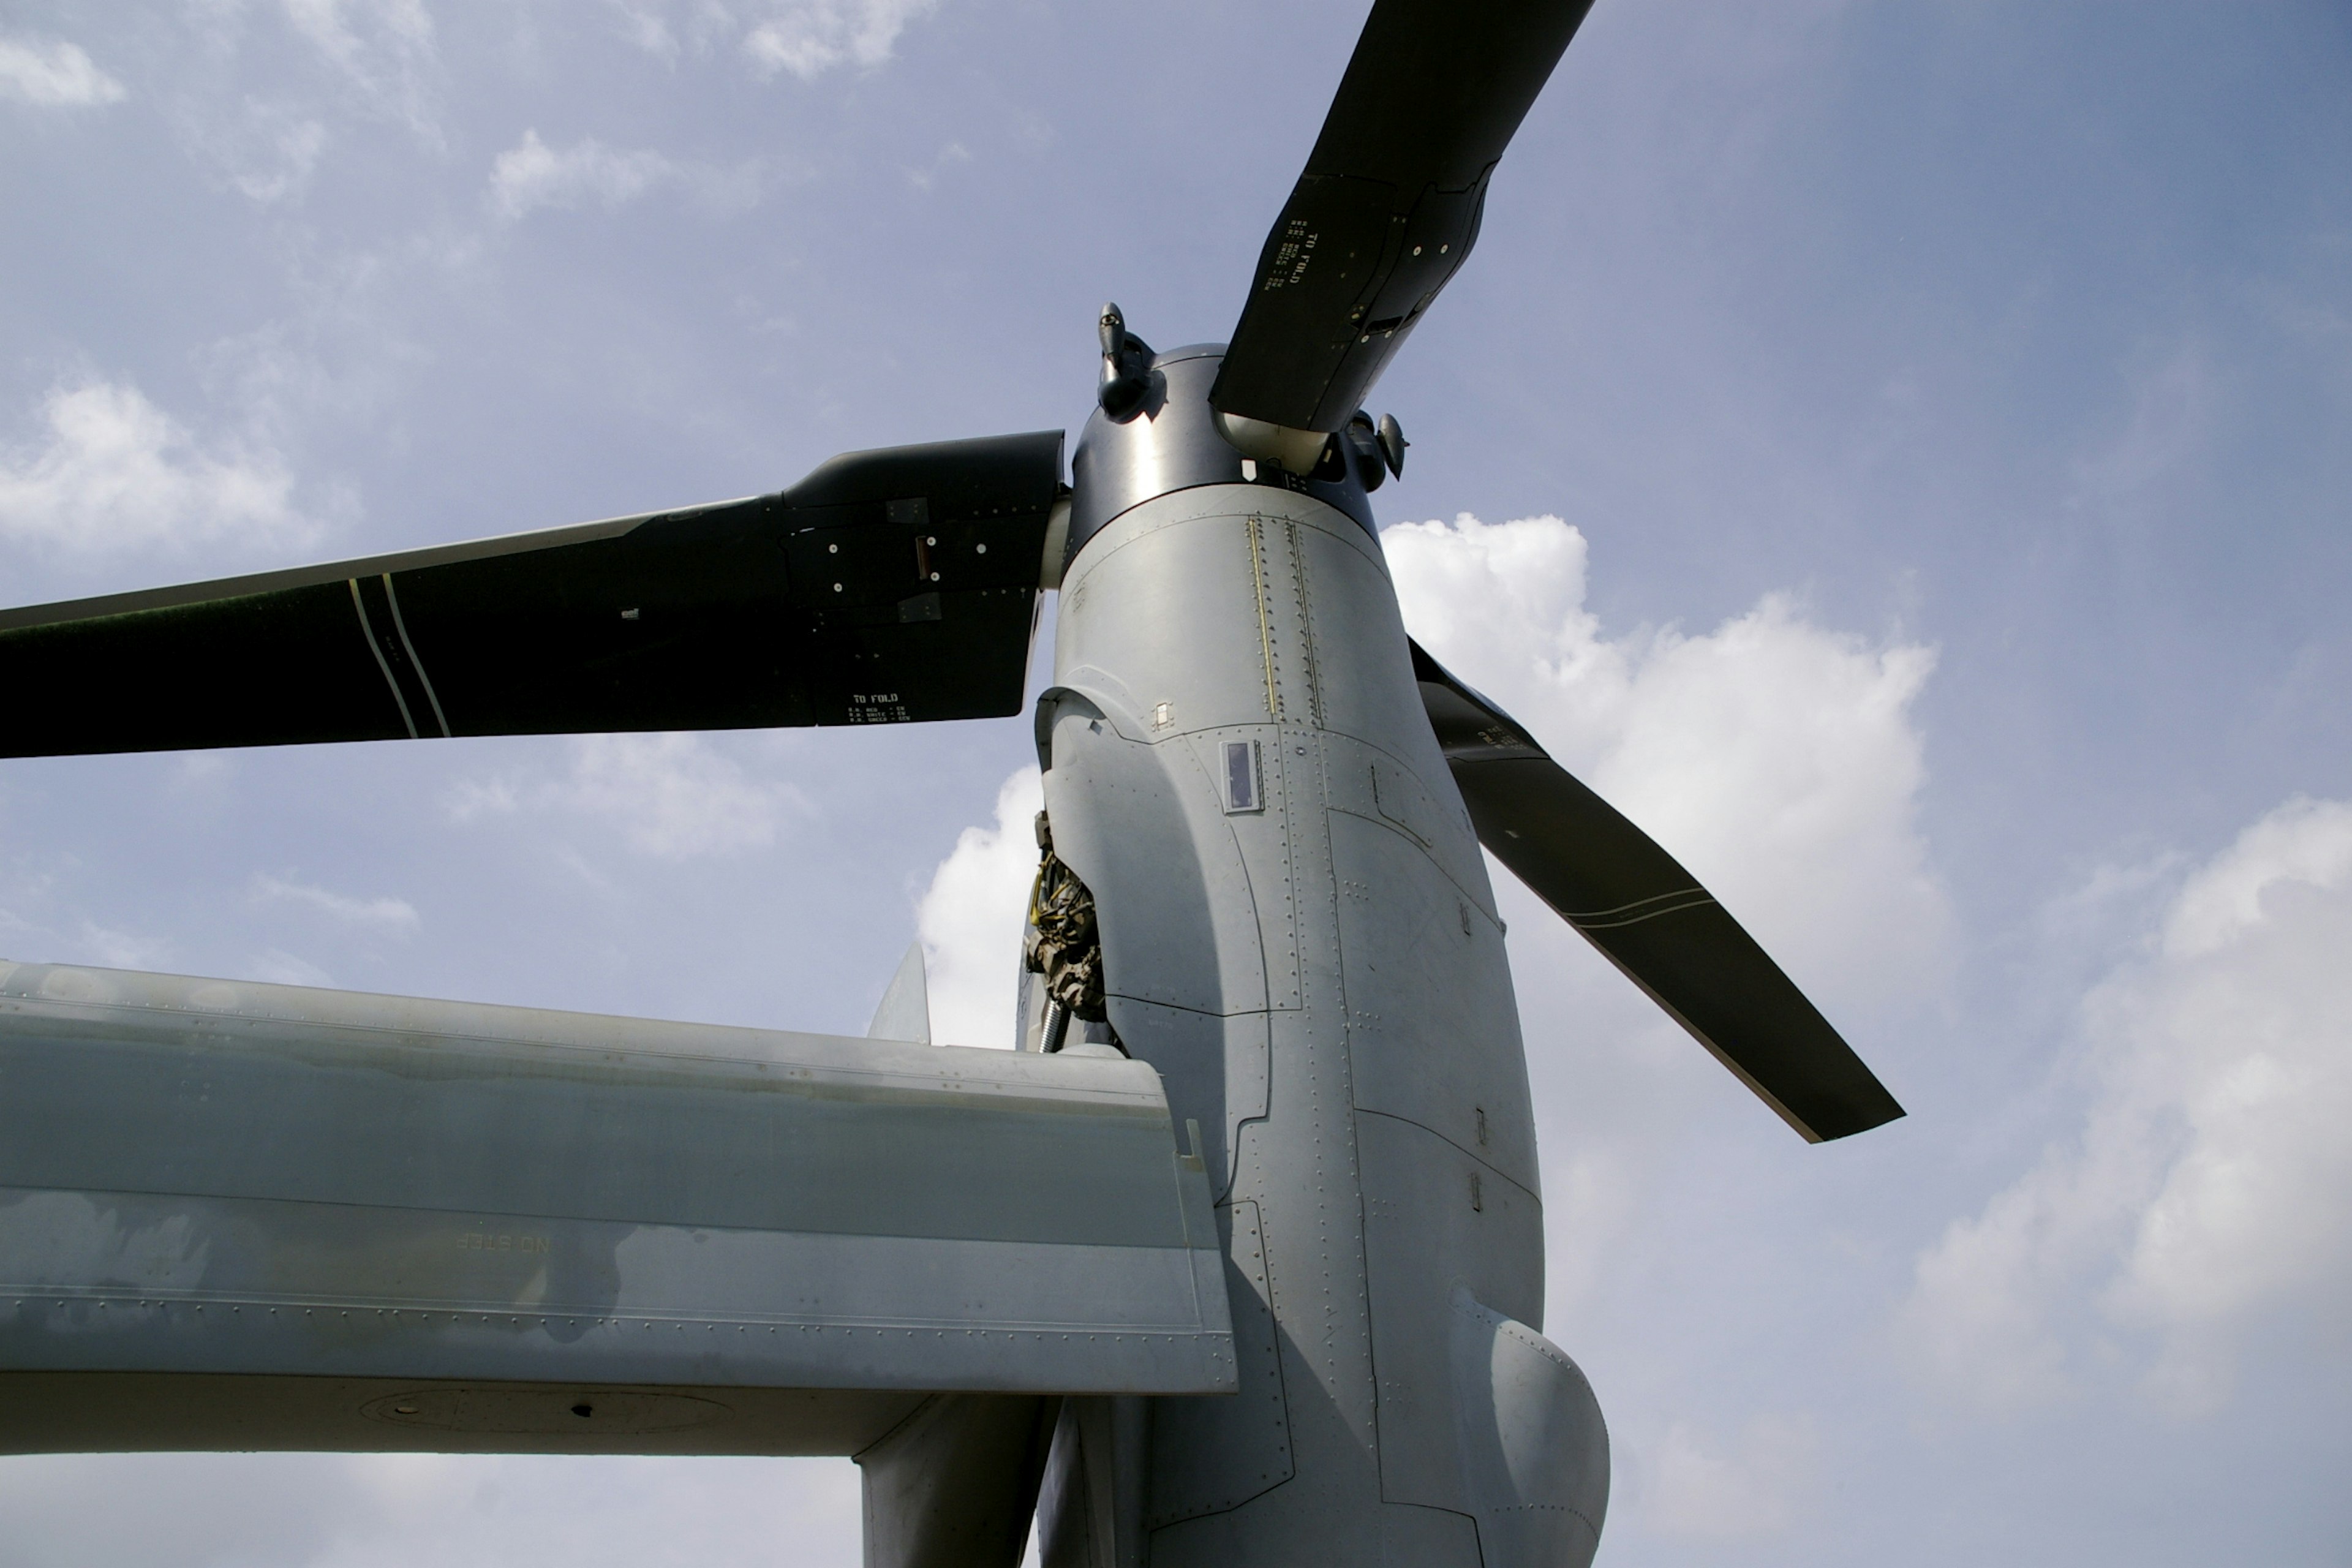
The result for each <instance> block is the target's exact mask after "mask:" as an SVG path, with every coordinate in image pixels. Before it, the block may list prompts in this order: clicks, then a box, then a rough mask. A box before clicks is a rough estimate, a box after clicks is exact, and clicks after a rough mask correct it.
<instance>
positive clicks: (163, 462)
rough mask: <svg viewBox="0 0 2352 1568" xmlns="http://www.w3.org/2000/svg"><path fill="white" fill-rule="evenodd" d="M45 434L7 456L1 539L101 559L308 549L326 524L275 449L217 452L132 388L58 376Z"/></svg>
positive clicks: (0, 498) (229, 446) (0, 468)
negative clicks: (202, 549) (300, 502)
mask: <svg viewBox="0 0 2352 1568" xmlns="http://www.w3.org/2000/svg"><path fill="white" fill-rule="evenodd" d="M41 421H42V423H43V424H44V425H45V426H47V430H46V432H45V437H44V438H43V439H41V440H38V441H37V442H36V443H33V444H30V445H22V446H19V447H16V448H15V449H13V450H6V451H0V539H5V540H8V541H10V542H15V543H18V544H26V545H34V546H38V547H42V548H47V549H52V550H56V551H60V552H77V553H82V554H97V553H101V552H110V551H119V550H128V549H153V548H156V547H159V546H160V547H163V548H167V549H184V548H187V547H189V546H192V545H196V544H212V543H223V542H227V543H236V544H250V545H264V544H268V545H278V544H304V543H308V542H310V541H312V540H313V539H314V538H315V537H316V536H317V533H318V530H317V529H316V527H315V526H314V525H312V524H311V523H310V521H307V520H305V519H304V518H303V517H302V516H301V514H300V513H299V512H298V511H297V510H295V508H294V504H293V490H294V479H293V476H292V474H291V473H289V471H288V468H287V466H286V461H285V459H284V458H282V457H281V456H279V455H278V453H277V452H276V451H275V450H272V449H270V448H269V447H267V446H266V445H260V444H255V443H242V442H236V441H229V442H225V443H221V444H219V445H218V446H216V447H214V448H212V449H207V448H206V447H205V446H204V445H201V444H199V443H198V441H197V440H196V438H195V437H194V435H193V434H191V433H190V431H189V430H188V429H187V428H186V427H185V426H183V425H181V424H180V423H179V422H178V421H177V420H175V419H173V418H172V417H171V416H169V415H167V414H165V413H164V412H163V410H162V409H160V408H158V407H156V406H155V405H153V404H152V403H151V402H149V401H148V400H147V398H146V396H145V395H144V394H142V392H140V390H139V389H138V388H137V387H135V386H132V385H131V384H128V383H114V382H107V381H83V382H79V383H71V384H68V383H60V384H58V385H56V386H54V387H52V388H50V390H49V393H48V395H47V396H46V397H45V398H44V399H43V400H42V404H41Z"/></svg>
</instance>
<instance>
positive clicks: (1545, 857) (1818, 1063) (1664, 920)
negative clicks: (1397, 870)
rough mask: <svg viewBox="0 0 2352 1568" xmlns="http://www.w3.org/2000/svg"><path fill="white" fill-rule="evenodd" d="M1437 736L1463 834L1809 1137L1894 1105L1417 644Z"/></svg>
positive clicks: (1649, 853)
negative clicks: (1474, 837)
mask: <svg viewBox="0 0 2352 1568" xmlns="http://www.w3.org/2000/svg"><path fill="white" fill-rule="evenodd" d="M1412 663H1413V674H1414V676H1415V677H1416V678H1417V679H1419V681H1420V683H1421V697H1422V702H1423V705H1424V706H1425V707H1426V708H1427V709H1428V710H1429V720H1430V723H1431V725H1432V726H1433V728H1434V729H1435V730H1436V731H1437V739H1438V744H1439V745H1440V746H1441V747H1443V748H1444V752H1445V760H1446V762H1447V763H1448V764H1449V765H1450V766H1451V767H1452V768H1453V771H1454V783H1455V784H1457V785H1458V786H1459V787H1460V788H1461V791H1462V798H1463V801H1464V803H1465V805H1468V806H1469V808H1470V820H1471V821H1472V823H1473V824H1474V825H1475V826H1476V827H1477V829H1478V842H1480V843H1481V844H1484V845H1485V846H1486V847H1487V848H1488V849H1489V850H1491V851H1492V852H1493V853H1494V856H1495V858H1496V859H1497V860H1500V861H1501V862H1502V863H1503V864H1504V865H1506V866H1508V867H1509V868H1511V871H1512V873H1513V874H1514V875H1515V876H1517V878H1518V879H1519V880H1521V881H1523V882H1525V883H1526V884H1527V885H1528V888H1529V889H1532V890H1533V891H1534V893H1535V895H1536V896H1537V897H1538V898H1539V899H1541V900H1543V901H1544V902H1545V903H1547V904H1549V905H1550V906H1551V907H1552V908H1553V909H1554V910H1557V911H1558V912H1559V914H1560V915H1561V917H1562V918H1564V919H1565V920H1566V921H1568V923H1569V924H1570V925H1572V926H1574V927H1575V928H1576V929H1577V930H1578V931H1580V932H1582V933H1583V935H1584V937H1585V938H1586V940H1588V941H1589V942H1591V943H1592V945H1593V946H1595V947H1597V948H1599V949H1600V950H1601V952H1602V953H1603V954H1604V955H1606V956H1607V957H1608V959H1609V961H1610V962H1611V963H1614V964H1615V965H1616V966H1617V967H1618V968H1619V969H1620V970H1622V971H1623V972H1624V973H1625V976H1626V977H1627V978H1628V979H1630V980H1632V981H1633V984H1636V985H1638V986H1640V987H1641V988H1642V989H1643V991H1645V992H1647V993H1648V994H1649V995H1650V998H1651V999H1652V1000H1653V1001H1654V1002H1656V1003H1657V1004H1658V1005H1660V1006H1661V1007H1664V1009H1665V1010H1666V1011H1667V1013H1669V1014H1670V1015H1672V1016H1673V1017H1674V1019H1675V1022H1676V1023H1678V1024H1680V1025H1681V1026H1683V1027H1684V1028H1685V1029H1688V1030H1689V1031H1690V1032H1691V1034H1692V1036H1693V1037H1696V1039H1697V1041H1698V1043H1699V1044H1701V1045H1703V1046H1705V1047H1706V1048H1707V1049H1708V1050H1709V1051H1711V1052H1713V1053H1714V1055H1715V1058H1716V1059H1717V1061H1720V1062H1721V1063H1722V1064H1723V1065H1724V1066H1725V1067H1727V1068H1730V1069H1731V1070H1732V1072H1733V1073H1735V1074H1736V1075H1738V1079H1739V1080H1740V1081H1741V1082H1742V1083H1745V1084H1746V1085H1747V1086H1748V1088H1750V1089H1754V1090H1755V1091H1756V1093H1757V1094H1758V1096H1759V1097H1760V1098H1761V1099H1762V1100H1763V1101H1764V1103H1765V1104H1767V1105H1769V1106H1770V1107H1771V1108H1772V1109H1773V1110H1776V1111H1778V1112H1780V1116H1781V1118H1782V1119H1783V1120H1784V1121H1787V1122H1788V1123H1789V1125H1790V1126H1791V1127H1793V1128H1795V1129H1796V1130H1797V1131H1799V1132H1801V1133H1803V1134H1804V1136H1805V1137H1806V1139H1807V1140H1808V1141H1809V1142H1816V1143H1818V1142H1823V1141H1825V1140H1828V1139H1832V1138H1843V1137H1846V1136H1848V1135H1849V1134H1852V1133H1855V1132H1864V1131H1868V1130H1869V1129H1871V1128H1873V1127H1876V1126H1879V1125H1880V1124H1882V1123H1884V1122H1888V1121H1894V1120H1895V1118H1896V1117H1898V1116H1900V1115H1902V1114H1903V1108H1902V1107H1901V1106H1900V1105H1897V1104H1896V1103H1895V1097H1894V1096H1893V1095H1891V1094H1889V1093H1887V1092H1886V1088H1885V1085H1883V1084H1881V1083H1880V1082H1879V1081H1878V1079H1877V1078H1876V1077H1875V1076H1874V1074H1873V1073H1872V1072H1871V1070H1870V1068H1867V1067H1865V1066H1864V1064H1863V1060H1862V1058H1860V1057H1857V1056H1856V1055H1854V1054H1853V1047H1850V1046H1848V1045H1847V1044H1846V1043H1845V1041H1844V1040H1843V1039H1841V1038H1840V1037H1839V1036H1838V1032H1837V1031H1836V1030H1835V1029H1833V1028H1832V1027H1831V1026H1830V1024H1829V1020H1828V1019H1826V1018H1824V1017H1822V1015H1821V1013H1820V1011H1819V1010H1818V1009H1817V1008H1815V1007H1814V1005H1812V1004H1811V1002H1809V1001H1807V1000H1806V999H1805V994H1804V993H1803V992H1801V991H1800V990H1798V989H1797V986H1796V983H1795V982H1794V981H1792V980H1790V978H1789V977H1788V975H1786V974H1785V973H1781V970H1780V965H1779V964H1777V963H1773V962H1772V960H1771V958H1770V956H1769V954H1767V953H1766V952H1765V951H1764V950H1763V949H1762V948H1761V947H1759V946H1758V945H1757V942H1756V939H1755V938H1754V937H1751V936H1749V935H1748V932H1747V931H1744V930H1742V929H1741V928H1740V925H1739V922H1738V921H1736V920H1733V919H1732V918H1731V915H1730V912H1729V911H1728V910H1725V909H1724V907H1723V906H1722V905H1721V904H1718V903H1717V902H1716V901H1715V899H1714V897H1713V896H1712V895H1710V894H1709V893H1708V892H1707V890H1706V889H1705V888H1702V887H1700V886H1699V885H1698V882H1697V880H1696V879H1695V878H1693V877H1692V876H1691V874H1690V873H1689V872H1688V871H1685V870H1684V869H1683V868H1682V866H1681V864H1680V863H1679V862H1677V861H1676V860H1675V858H1674V857H1673V856H1671V855H1669V854H1667V853H1666V852H1665V850H1664V848H1662V847H1659V845H1658V843H1657V841H1656V840H1655V839H1654V838H1652V837H1650V836H1649V835H1648V834H1646V833H1644V832H1643V831H1642V830H1641V829H1640V828H1638V827H1636V826H1633V824H1632V823H1631V822H1629V821H1627V820H1626V819H1625V817H1624V816H1622V814H1620V813H1619V812H1618V811H1617V809H1616V808H1615V807H1614V806H1612V805H1610V804H1609V803H1608V802H1607V801H1605V800H1602V799H1601V797H1600V796H1599V795H1595V794H1593V793H1592V792H1591V790H1590V789H1587V788H1586V787H1585V786H1584V785H1583V784H1580V783H1579V782H1578V781H1577V780H1576V779H1575V778H1574V777H1573V776H1571V775H1570V773H1569V772H1568V770H1567V769H1565V768H1563V767H1561V766H1560V765H1559V763H1555V762H1553V761H1552V760H1551V758H1550V757H1549V755H1547V754H1546V753H1545V752H1544V750H1543V748H1542V747H1540V746H1538V745H1537V744H1536V743H1535V742H1533V741H1531V740H1528V738H1527V735H1526V732H1525V731H1522V730H1521V729H1520V728H1519V726H1518V724H1517V721H1514V720H1513V719H1512V718H1511V717H1510V716H1509V715H1508V714H1507V713H1505V712H1504V711H1503V710H1501V709H1499V708H1497V707H1496V706H1495V705H1494V704H1493V703H1492V702H1489V701H1488V700H1486V699H1485V698H1484V697H1481V696H1479V695H1478V694H1477V693H1476V692H1475V691H1473V690H1472V689H1470V688H1468V687H1466V686H1465V685H1463V684H1462V682H1460V681H1459V680H1456V679H1454V677H1453V676H1452V675H1451V674H1449V673H1447V671H1446V670H1445V668H1444V666H1442V665H1440V664H1439V663H1438V662H1437V661H1436V660H1435V659H1433V658H1430V657H1429V655H1428V653H1427V652H1426V651H1425V650H1423V648H1422V647H1421V646H1420V645H1419V644H1415V645H1414V646H1413V649H1412Z"/></svg>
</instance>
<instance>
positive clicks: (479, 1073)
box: [0, 964, 1235, 1454]
mask: <svg viewBox="0 0 2352 1568" xmlns="http://www.w3.org/2000/svg"><path fill="white" fill-rule="evenodd" d="M1217 1247H1218V1243H1217V1239H1216V1233H1215V1229H1214V1226H1213V1220H1212V1218H1211V1215H1210V1212H1209V1192H1208V1184H1207V1179H1206V1174H1205V1172H1204V1170H1203V1168H1202V1162H1201V1160H1200V1159H1199V1158H1198V1157H1197V1155H1196V1153H1195V1152H1192V1151H1189V1150H1185V1149H1180V1148H1179V1146H1178V1144H1177V1142H1176V1140H1175V1134H1174V1131H1173V1129H1172V1127H1171V1123H1170V1121H1169V1118H1168V1113H1167V1108H1166V1102H1165V1100H1164V1099H1163V1096H1162V1092H1161V1089H1160V1083H1159V1080H1158V1079H1157V1077H1156V1075H1154V1074H1153V1073H1152V1071H1151V1069H1150V1068H1148V1067H1146V1066H1144V1065H1142V1064H1140V1063H1136V1062H1129V1061H1120V1060H1100V1059H1086V1058H1068V1059H1059V1058H1045V1057H1039V1056H1034V1055H1030V1056H1024V1055H1019V1054H1016V1053H1013V1052H1006V1051H987V1050H975V1049H970V1048H963V1047H934V1046H928V1045H920V1044H914V1043H908V1042H901V1041H893V1040H883V1039H844V1038H836V1037H828V1036H817V1035H792V1034H782V1033H776V1032H772V1031H765V1030H753V1029H730V1028H719V1027H715V1026H696V1025H682V1024H658V1023H651V1022H646V1021H642V1020H635V1019H625V1018H605V1017H593V1016H584V1015H579V1014H566V1013H551V1012H542V1011H538V1010H534V1009H526V1008H513V1007H490V1006H479V1005H467V1004H459V1003H449V1002H422V1001H414V1000H408V999H404V998H396V997H383V996H369V995H360V994H350V993H341V992H330V991H315V990H309V989H305V988H299V987H293V986H278V985H259V984H233V983H229V982H222V981H201V980H185V979H181V978H178V977H175V976H169V975H153V974H138V973H122V972H117V971H107V970H91V969H79V968H69V967H65V966H47V965H30V964H22V965H19V964H0V1451H8V1452H27V1451H57V1450H64V1449H80V1450H88V1449H96V1448H114V1447H121V1448H157V1447H197V1448H217V1447H236V1448H275V1447H301V1448H350V1449H374V1448H407V1447H423V1448H434V1449H440V1450H464V1449H484V1450H493V1451H513V1450H538V1451H549V1452H586V1453H611V1452H661V1453H777V1454H782V1453H836V1454H854V1453H856V1452H859V1451H860V1450H861V1449H863V1448H865V1447H867V1446H868V1445H870V1444H872V1443H873V1442H875V1441H876V1440H877V1439H879V1438H881V1437H882V1436H885V1435H886V1434H887V1433H888V1432H889V1431H890V1430H892V1428H893V1427H894V1426H897V1425H898V1424H899V1423H900V1422H901V1421H902V1420H903V1419H904V1418H905V1417H906V1416H907V1415H908V1414H909V1413H910V1412H911V1411H913V1410H914V1409H915V1408H916V1407H917V1406H918V1405H920V1404H921V1403H922V1401H923V1398H924V1397H925V1395H927V1394H930V1393H932V1392H934V1391H940V1390H960V1391H969V1392H971V1393H973V1394H998V1395H1026V1394H1060V1393H1064V1392H1100V1393H1141V1392H1160V1393H1173V1392H1198V1393H1214V1392H1218V1391H1221V1390H1230V1389H1231V1388H1233V1387H1234V1386H1235V1380H1234V1357H1233V1352H1232V1348H1231V1341H1230V1336H1229V1330H1228V1326H1227V1318H1226V1306H1225V1294H1224V1290H1223V1285H1222V1278H1221V1276H1222V1264H1221V1263H1220V1261H1219V1258H1218V1256H1217Z"/></svg>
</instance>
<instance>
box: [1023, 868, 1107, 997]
mask: <svg viewBox="0 0 2352 1568" xmlns="http://www.w3.org/2000/svg"><path fill="white" fill-rule="evenodd" d="M1038 837H1039V838H1040V839H1044V840H1045V845H1044V850H1045V858H1044V860H1043V861H1042V862H1040V863H1039V865H1038V867H1037V881H1036V884H1035V886H1034V887H1033V888H1032V889H1030V893H1029V931H1028V934H1027V935H1026V936H1025V937H1024V939H1023V942H1022V951H1023V953H1024V956H1025V957H1026V959H1027V960H1028V963H1029V969H1030V972H1031V973H1035V974H1042V975H1044V976H1045V994H1046V995H1047V996H1048V997H1050V998H1051V999H1052V1000H1054V1001H1056V1002H1059V1003H1060V1004H1061V1005H1063V1006H1065V1007H1066V1008H1068V1009H1069V1010H1070V1016H1072V1017H1074V1018H1077V1019H1081V1020H1084V1021H1086V1022H1088V1023H1096V1024H1099V1023H1103V1022H1105V1021H1107V1020H1108V1018H1109V1017H1110V1013H1109V1011H1108V1009H1107V1008H1106V1007H1105V1006H1104V1005H1103V974H1102V937H1101V934H1100V932H1099V931H1097V929H1096V926H1095V896H1094V895H1093V894H1092V893H1089V892H1088V891H1087V885H1086V884H1085V883H1084V882H1081V881H1079V880H1078V877H1077V873H1076V872H1075V871H1073V870H1071V869H1070V868H1068V867H1067V866H1066V865H1064V864H1063V863H1062V861H1061V859H1060V858H1058V857H1057V856H1055V853H1054V849H1053V844H1052V841H1051V839H1050V838H1049V837H1047V835H1046V833H1045V831H1044V829H1043V826H1042V825H1041V826H1040V830H1039V833H1038Z"/></svg>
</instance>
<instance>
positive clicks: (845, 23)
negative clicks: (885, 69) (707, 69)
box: [608, 0, 939, 81]
mask: <svg viewBox="0 0 2352 1568" xmlns="http://www.w3.org/2000/svg"><path fill="white" fill-rule="evenodd" d="M608 3H609V4H610V5H612V7H613V8H614V10H615V11H616V12H618V13H619V16H618V20H619V22H620V29H621V33H622V36H623V37H625V38H627V39H628V41H629V42H631V43H632V44H635V46H636V47H638V48H641V49H643V50H645V51H646V53H647V54H649V55H652V56H654V57H656V58H658V59H660V60H662V61H663V62H665V63H673V62H675V61H676V60H677V58H678V57H679V56H680V55H681V54H682V53H689V52H690V53H693V54H697V55H708V54H709V53H710V52H712V51H713V50H724V49H733V50H736V51H739V52H740V54H741V55H742V56H743V58H744V59H745V60H746V61H747V62H749V64H750V66H751V70H752V73H753V74H754V75H756V76H758V77H760V78H761V79H769V78H772V77H774V76H776V75H778V74H779V73H782V72H789V73H790V74H791V75H793V76H794V77H797V78H799V79H801V80H803V81H813V80H814V79H816V78H818V77H820V76H823V75H824V73H825V72H827V71H830V70H835V69H838V68H842V67H844V66H856V67H860V68H869V69H870V68H873V67H875V66H878V65H881V64H882V63H883V62H884V61H886V60H887V59H889V58H890V54H891V50H892V49H893V48H894V47H896V46H897V44H898V35H899V34H901V33H903V32H905V31H906V29H907V27H908V24H909V23H912V22H915V21H917V20H919V19H920V18H921V17H923V16H927V15H929V13H930V12H931V11H932V10H933V9H935V8H936V7H937V5H938V3H939V0H732V3H730V0H608Z"/></svg>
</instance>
